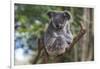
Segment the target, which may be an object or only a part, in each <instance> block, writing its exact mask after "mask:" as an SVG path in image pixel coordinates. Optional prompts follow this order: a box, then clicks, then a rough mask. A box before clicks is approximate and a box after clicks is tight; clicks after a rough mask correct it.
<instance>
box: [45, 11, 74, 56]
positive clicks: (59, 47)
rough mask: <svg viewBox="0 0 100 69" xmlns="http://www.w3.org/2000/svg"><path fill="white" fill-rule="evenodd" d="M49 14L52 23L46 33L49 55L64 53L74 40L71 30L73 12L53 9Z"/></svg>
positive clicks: (46, 46)
mask: <svg viewBox="0 0 100 69" xmlns="http://www.w3.org/2000/svg"><path fill="white" fill-rule="evenodd" d="M47 15H48V16H49V19H50V23H49V25H48V28H47V30H46V32H45V34H44V46H45V49H46V51H47V53H48V55H60V54H63V53H64V52H65V50H66V48H69V47H70V44H71V43H72V41H73V35H72V33H71V30H70V19H71V14H70V13H69V12H68V11H51V12H48V13H47Z"/></svg>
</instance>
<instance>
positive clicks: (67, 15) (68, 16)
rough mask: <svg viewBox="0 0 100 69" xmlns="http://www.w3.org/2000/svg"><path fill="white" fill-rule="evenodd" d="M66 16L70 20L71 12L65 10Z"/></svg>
mask: <svg viewBox="0 0 100 69" xmlns="http://www.w3.org/2000/svg"><path fill="white" fill-rule="evenodd" d="M64 16H65V17H66V18H67V19H68V20H70V19H71V14H70V13H69V12H68V11H65V12H64Z"/></svg>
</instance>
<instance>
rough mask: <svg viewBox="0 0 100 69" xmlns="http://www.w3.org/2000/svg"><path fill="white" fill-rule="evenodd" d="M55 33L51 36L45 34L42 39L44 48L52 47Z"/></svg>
mask: <svg viewBox="0 0 100 69" xmlns="http://www.w3.org/2000/svg"><path fill="white" fill-rule="evenodd" d="M56 37H57V35H56V33H53V34H51V35H50V34H46V35H45V37H44V43H45V46H46V47H48V46H52V45H53V43H54V42H55V40H56Z"/></svg>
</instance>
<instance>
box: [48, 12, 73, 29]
mask: <svg viewBox="0 0 100 69" xmlns="http://www.w3.org/2000/svg"><path fill="white" fill-rule="evenodd" d="M48 16H49V18H50V19H51V23H52V25H53V26H54V28H56V29H62V28H64V26H65V25H66V23H67V21H69V20H70V19H71V15H70V13H69V12H68V11H63V12H62V11H60V12H57V11H54V12H52V11H51V12H48Z"/></svg>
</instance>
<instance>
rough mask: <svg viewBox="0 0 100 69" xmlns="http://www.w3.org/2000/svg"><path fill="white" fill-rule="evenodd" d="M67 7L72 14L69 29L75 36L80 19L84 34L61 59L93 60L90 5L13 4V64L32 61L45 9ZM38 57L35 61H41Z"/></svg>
mask: <svg viewBox="0 0 100 69" xmlns="http://www.w3.org/2000/svg"><path fill="white" fill-rule="evenodd" d="M53 10H54V11H55V10H56V11H64V10H68V11H69V12H70V13H71V14H72V17H73V22H72V23H71V31H72V33H73V36H76V35H77V33H78V32H79V31H80V26H79V23H83V24H84V27H85V28H86V34H85V35H84V36H83V37H82V38H81V39H80V41H78V42H77V43H76V44H75V46H74V47H73V48H72V50H71V52H70V54H65V55H64V57H63V58H61V60H60V61H61V62H79V61H93V60H94V28H93V27H94V26H93V25H94V23H93V22H94V19H93V18H94V14H93V13H94V9H93V8H83V7H67V6H66V7H64V6H47V5H31V4H30V5H28V4H15V5H14V12H15V13H14V15H15V18H14V19H15V24H14V25H15V26H14V28H15V32H14V33H15V36H14V37H15V39H14V41H15V46H14V51H15V54H14V55H15V56H14V63H15V65H26V64H32V61H34V58H35V57H36V55H37V40H38V38H40V37H41V36H42V35H43V33H44V31H45V29H46V27H47V26H48V23H49V18H48V16H47V12H48V11H53ZM42 58H43V57H41V58H40V59H39V61H38V64H39V63H41V61H42Z"/></svg>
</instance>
